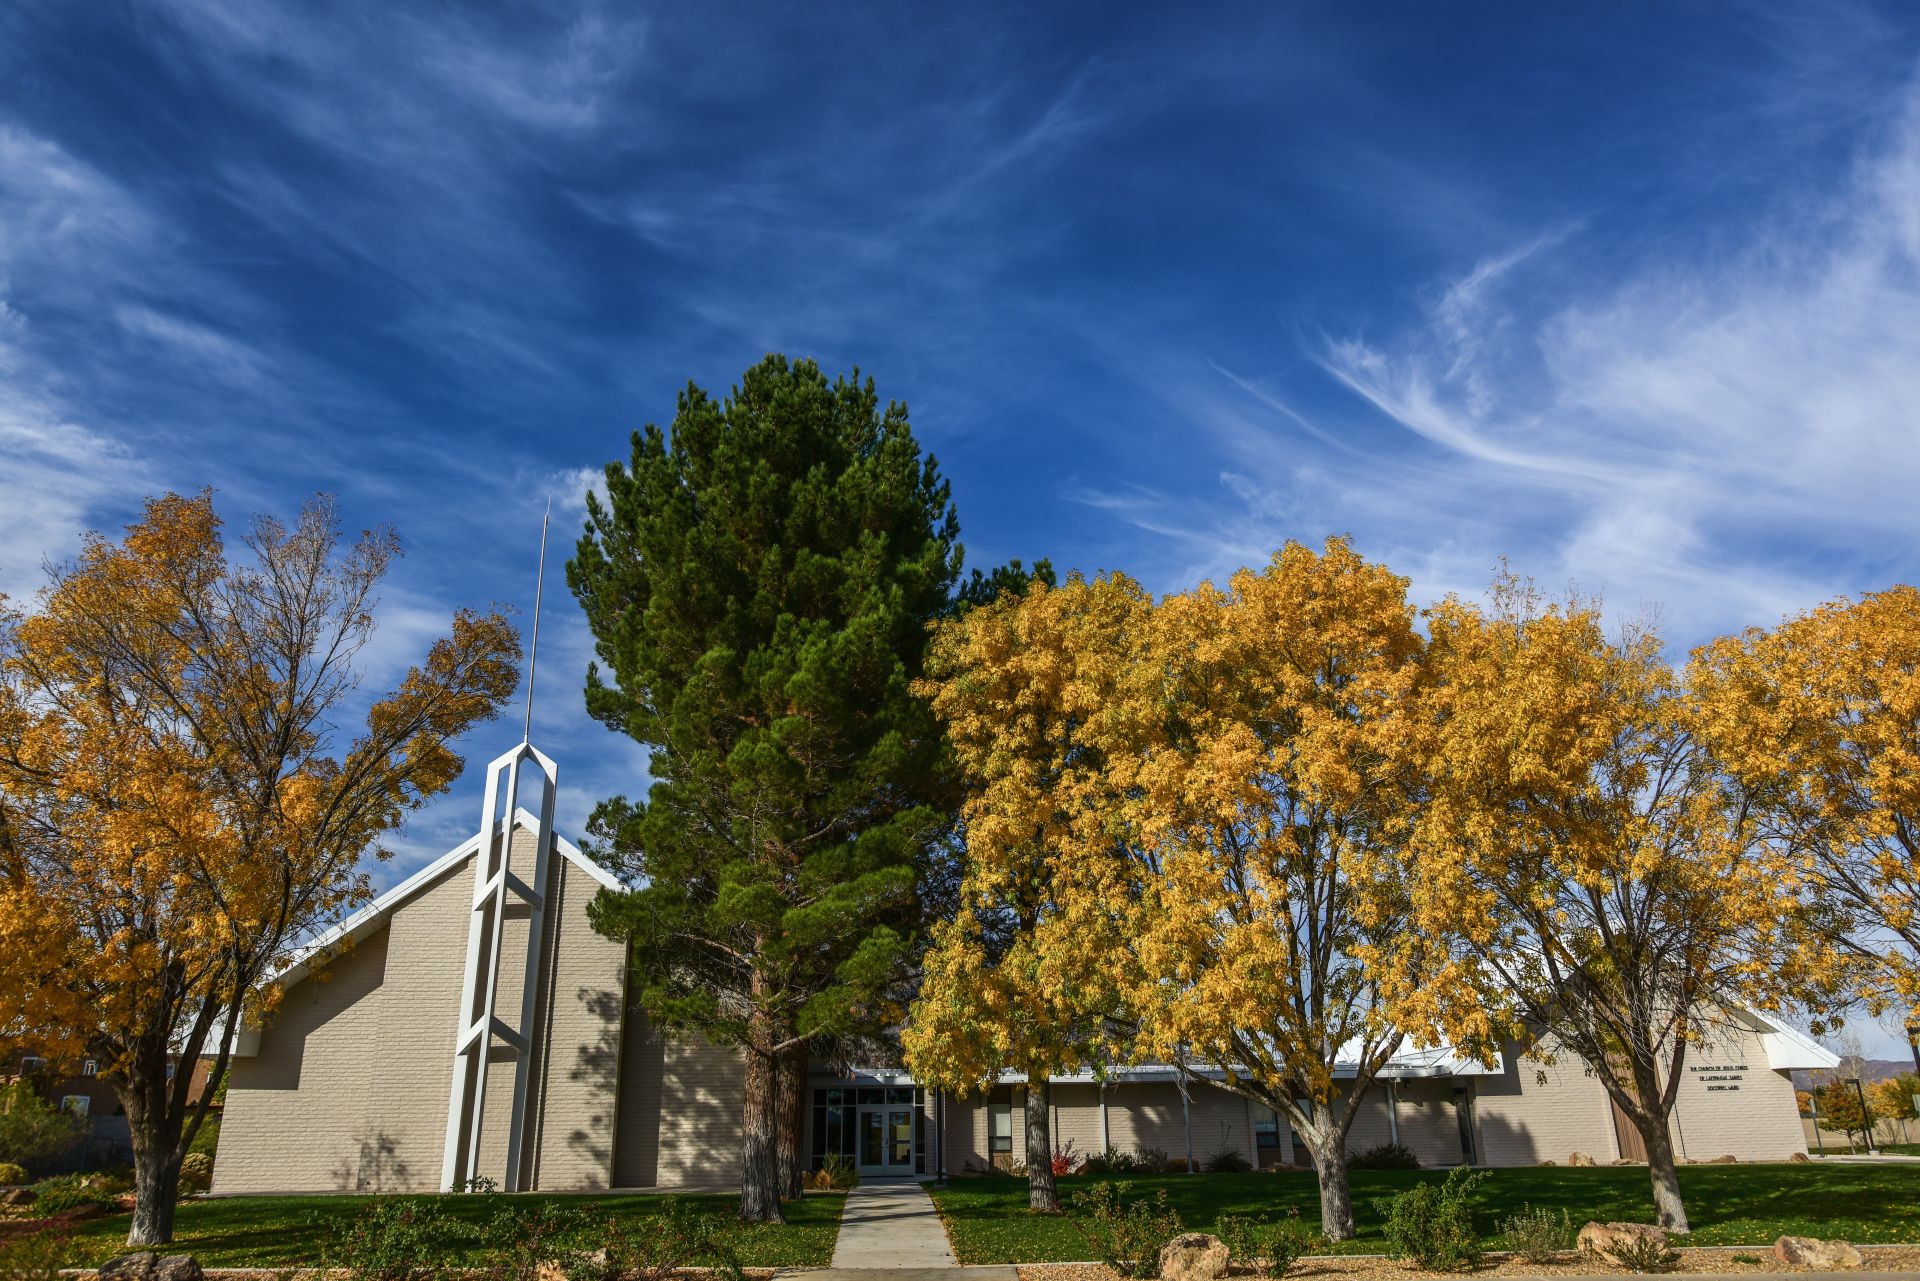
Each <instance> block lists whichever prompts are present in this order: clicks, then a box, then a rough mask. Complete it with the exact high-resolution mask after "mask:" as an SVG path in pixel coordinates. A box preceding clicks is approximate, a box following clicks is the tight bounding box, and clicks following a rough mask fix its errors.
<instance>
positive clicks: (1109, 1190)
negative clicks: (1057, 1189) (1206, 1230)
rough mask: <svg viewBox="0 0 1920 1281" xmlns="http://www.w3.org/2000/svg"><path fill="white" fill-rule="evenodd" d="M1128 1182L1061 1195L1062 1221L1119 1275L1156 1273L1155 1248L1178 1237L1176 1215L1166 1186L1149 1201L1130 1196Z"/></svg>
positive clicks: (1157, 1249) (1157, 1262) (1158, 1263)
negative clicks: (1063, 1204) (1066, 1215)
mask: <svg viewBox="0 0 1920 1281" xmlns="http://www.w3.org/2000/svg"><path fill="white" fill-rule="evenodd" d="M1132 1192H1133V1185H1132V1184H1131V1183H1124V1182H1123V1183H1099V1184H1095V1185H1094V1186H1093V1187H1091V1188H1089V1189H1087V1190H1086V1191H1084V1192H1076V1193H1074V1194H1073V1195H1072V1196H1071V1197H1069V1198H1067V1209H1068V1211H1069V1219H1068V1221H1069V1222H1070V1223H1072V1224H1073V1227H1074V1230H1075V1231H1077V1232H1079V1233H1080V1235H1081V1236H1082V1237H1084V1238H1086V1241H1087V1244H1088V1245H1089V1246H1091V1247H1092V1248H1093V1252H1094V1257H1095V1258H1097V1259H1099V1260H1100V1262H1102V1263H1104V1264H1106V1265H1107V1266H1108V1267H1109V1268H1112V1269H1113V1270H1114V1271H1115V1272H1117V1273H1119V1274H1120V1275H1121V1276H1123V1277H1152V1276H1158V1275H1159V1273H1160V1247H1161V1246H1163V1245H1165V1244H1166V1243H1167V1242H1168V1241H1170V1240H1172V1239H1173V1238H1174V1237H1176V1236H1179V1235H1180V1215H1179V1214H1178V1213H1177V1212H1176V1211H1175V1210H1174V1208H1173V1207H1172V1206H1171V1205H1168V1204H1167V1193H1166V1189H1164V1188H1162V1189H1161V1190H1159V1191H1157V1192H1155V1193H1154V1196H1153V1200H1151V1201H1146V1200H1139V1199H1134V1198H1132V1196H1131V1194H1132Z"/></svg>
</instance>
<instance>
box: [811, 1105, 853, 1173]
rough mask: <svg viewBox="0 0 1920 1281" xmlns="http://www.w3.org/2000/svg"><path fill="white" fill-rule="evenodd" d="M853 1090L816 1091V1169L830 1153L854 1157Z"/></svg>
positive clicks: (814, 1119)
mask: <svg viewBox="0 0 1920 1281" xmlns="http://www.w3.org/2000/svg"><path fill="white" fill-rule="evenodd" d="M853 1100H854V1092H853V1091H852V1090H848V1089H840V1088H834V1089H824V1090H815V1091H814V1092H813V1168H814V1169H816V1170H817V1169H819V1168H820V1167H821V1166H822V1165H823V1164H825V1163H826V1159H827V1158H828V1157H829V1156H843V1157H846V1158H847V1159H848V1160H852V1159H853V1123H854V1115H853V1112H854V1103H853Z"/></svg>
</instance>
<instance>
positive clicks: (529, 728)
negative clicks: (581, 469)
mask: <svg viewBox="0 0 1920 1281" xmlns="http://www.w3.org/2000/svg"><path fill="white" fill-rule="evenodd" d="M552 520H553V495H551V494H549V495H547V514H546V515H544V516H542V517H541V518H540V571H539V573H538V574H536V575H535V576H534V580H533V643H532V644H531V645H529V646H528V647H527V720H526V724H525V726H524V727H523V728H522V729H521V731H520V741H521V742H523V743H531V742H532V741H533V672H534V665H535V664H536V663H538V662H539V661H540V594H541V592H543V591H544V590H545V589H546V585H547V525H548V524H549V523H550V522H551V521H552Z"/></svg>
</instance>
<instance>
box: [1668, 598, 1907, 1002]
mask: <svg viewBox="0 0 1920 1281" xmlns="http://www.w3.org/2000/svg"><path fill="white" fill-rule="evenodd" d="M1691 676H1692V681H1693V683H1694V685H1695V687H1696V688H1697V689H1698V691H1699V695H1700V703H1701V727H1702V734H1703V737H1705V738H1706V739H1707V740H1708V741H1709V742H1711V744H1712V745H1713V748H1714V751H1715V753H1716V755H1718V756H1719V757H1720V758H1721V759H1722V760H1723V761H1724V762H1725V763H1726V768H1727V770H1728V772H1729V773H1730V774H1731V775H1732V776H1733V778H1734V779H1735V780H1736V781H1737V783H1738V784H1739V785H1740V787H1741V788H1742V789H1743V795H1744V799H1745V800H1746V801H1747V803H1748V804H1750V805H1751V806H1752V808H1753V812H1754V816H1755V819H1756V821H1757V822H1758V823H1759V824H1760V825H1761V826H1762V828H1763V831H1764V834H1765V836H1766V838H1767V839H1766V843H1765V848H1764V853H1765V856H1766V862H1767V865H1768V866H1769V868H1770V869H1771V870H1772V872H1773V874H1774V875H1776V876H1777V877H1779V878H1780V880H1781V881H1782V883H1783V884H1784V885H1787V886H1791V887H1796V888H1799V889H1801V890H1802V891H1803V892H1804V893H1805V894H1806V895H1807V896H1808V897H1809V898H1810V899H1812V900H1814V901H1817V902H1818V903H1819V904H1820V905H1821V906H1822V907H1823V908H1824V909H1825V911H1824V912H1823V913H1821V914H1819V915H1817V916H1815V917H1812V918H1810V919H1812V920H1814V921H1816V922H1817V923H1818V924H1819V925H1820V926H1822V927H1823V928H1820V929H1818V930H1809V931H1806V932H1804V933H1803V935H1802V936H1801V938H1800V944H1801V946H1800V948H1799V950H1798V952H1797V954H1796V960H1797V962H1798V964H1799V966H1800V967H1801V968H1802V969H1803V970H1804V971H1805V973H1806V975H1807V978H1808V981H1810V982H1812V983H1814V984H1816V985H1819V986H1823V987H1826V988H1828V989H1847V988H1852V989H1854V990H1855V991H1857V993H1858V994H1859V995H1861V996H1864V997H1865V998H1866V1000H1867V1002H1868V1004H1869V1006H1870V1007H1871V1008H1873V1009H1874V1010H1875V1011H1878V1010H1881V1009H1884V1008H1886V1007H1887V1006H1888V1005H1900V1006H1909V1007H1910V1006H1913V1005H1916V1004H1920V591H1916V590H1915V589H1914V588H1912V587H1895V588H1892V589H1890V590H1888V591H1884V592H1880V593H1878V594H1876V595H1871V596H1868V597H1866V598H1865V599H1863V600H1860V601H1858V602H1848V601H1844V600H1842V601H1835V602H1833V603H1831V604H1828V605H1823V606H1821V607H1820V608H1819V609H1816V610H1813V611H1811V612H1810V613H1807V614H1804V615H1801V616H1799V617H1796V618H1791V619H1788V620H1787V621H1786V622H1784V623H1782V624H1781V625H1780V626H1779V627H1778V628H1775V629H1774V630H1773V631H1770V632H1769V631H1763V630H1760V629H1757V628H1756V629H1753V630H1750V631H1747V632H1745V633H1743V634H1741V635H1739V636H1731V637H1726V638H1724V639H1721V640H1719V641H1716V642H1714V643H1713V644H1711V645H1708V646H1705V647H1703V648H1701V649H1700V650H1698V651H1697V652H1696V653H1695V655H1694V661H1693V666H1692V669H1691Z"/></svg>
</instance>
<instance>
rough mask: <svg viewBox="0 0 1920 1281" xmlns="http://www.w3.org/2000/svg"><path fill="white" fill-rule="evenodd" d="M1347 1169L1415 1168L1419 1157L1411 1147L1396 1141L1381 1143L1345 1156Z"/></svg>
mask: <svg viewBox="0 0 1920 1281" xmlns="http://www.w3.org/2000/svg"><path fill="white" fill-rule="evenodd" d="M1347 1168H1348V1169H1349V1170H1417V1169H1419V1168H1420V1158H1419V1157H1417V1156H1415V1155H1414V1154H1413V1150H1412V1149H1411V1148H1403V1147H1401V1146H1400V1145H1399V1144H1398V1143H1382V1144H1381V1145H1380V1146H1379V1147H1377V1148H1368V1149H1367V1150H1366V1151H1365V1152H1362V1153H1361V1154H1360V1155H1358V1156H1351V1157H1348V1158H1347Z"/></svg>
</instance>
